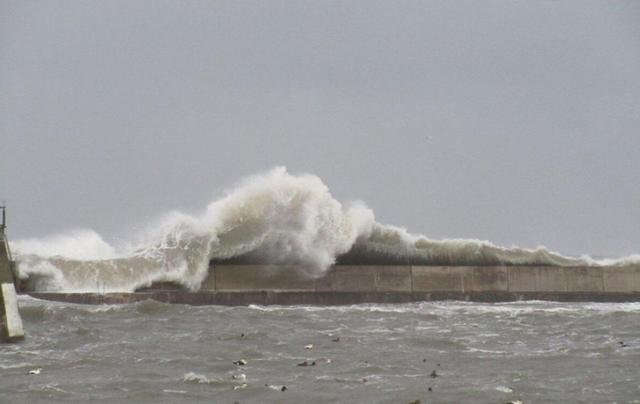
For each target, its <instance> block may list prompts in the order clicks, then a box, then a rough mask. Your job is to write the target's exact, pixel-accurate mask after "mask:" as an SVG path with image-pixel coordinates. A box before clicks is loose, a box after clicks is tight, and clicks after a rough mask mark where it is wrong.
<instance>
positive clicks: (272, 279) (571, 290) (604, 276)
mask: <svg viewBox="0 0 640 404" xmlns="http://www.w3.org/2000/svg"><path fill="white" fill-rule="evenodd" d="M303 269H304V268H296V267H291V266H269V265H215V266H213V267H212V268H211V270H210V272H209V276H208V277H207V279H205V281H204V282H203V283H202V286H201V289H200V290H199V291H197V292H189V291H185V290H176V289H175V288H174V287H172V286H171V285H170V284H166V283H163V284H158V285H153V286H152V287H151V288H148V289H146V290H145V291H139V292H136V293H112V294H91V293H89V294H87V293H81V294H73V293H70V294H65V293H43V292H39V293H30V294H31V295H32V296H34V297H40V298H45V299H51V300H60V301H70V302H76V303H93V304H102V303H128V302H134V301H139V300H145V299H155V300H159V301H164V302H169V303H184V304H194V305H198V304H221V305H247V304H265V305H267V304H284V305H286V304H320V305H335V304H356V303H403V302H414V301H429V300H469V301H486V302H501V301H515V300H531V299H535V300H555V301H612V302H618V301H620V302H621V301H640V268H633V267H534V266H522V267H516V266H496V267H489V266H483V267H451V266H449V267H442V266H409V265H407V266H365V265H337V266H334V267H332V268H331V269H330V270H329V271H328V272H327V274H326V275H325V276H323V277H322V278H319V279H312V278H309V277H304V276H302V275H300V274H301V273H304V271H303Z"/></svg>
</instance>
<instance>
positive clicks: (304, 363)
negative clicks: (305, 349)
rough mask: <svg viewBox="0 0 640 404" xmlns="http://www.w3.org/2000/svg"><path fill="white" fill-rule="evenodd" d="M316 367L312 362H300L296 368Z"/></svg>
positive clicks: (314, 362)
mask: <svg viewBox="0 0 640 404" xmlns="http://www.w3.org/2000/svg"><path fill="white" fill-rule="evenodd" d="M315 365H316V361H313V362H311V363H309V362H308V361H304V362H300V363H298V366H303V367H304V366H315Z"/></svg>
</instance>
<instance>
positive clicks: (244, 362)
mask: <svg viewBox="0 0 640 404" xmlns="http://www.w3.org/2000/svg"><path fill="white" fill-rule="evenodd" d="M233 364H234V365H236V366H244V365H246V364H247V361H246V360H244V359H240V360H238V361H235V362H233Z"/></svg>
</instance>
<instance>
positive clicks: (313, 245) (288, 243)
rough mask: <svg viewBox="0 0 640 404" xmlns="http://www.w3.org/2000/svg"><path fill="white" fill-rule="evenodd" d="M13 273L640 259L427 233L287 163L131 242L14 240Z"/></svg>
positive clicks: (41, 283) (76, 287)
mask: <svg viewBox="0 0 640 404" xmlns="http://www.w3.org/2000/svg"><path fill="white" fill-rule="evenodd" d="M12 249H13V250H14V252H15V255H16V257H17V258H18V260H19V262H20V263H19V266H18V274H19V276H20V278H22V279H23V280H27V281H28V282H29V284H30V288H31V289H35V290H50V291H74V292H81V291H82V292H95V291H98V292H114V291H122V292H129V291H133V290H135V289H138V288H140V287H144V286H149V285H150V284H151V283H153V282H161V281H162V282H174V283H177V284H180V285H183V286H184V287H186V288H188V289H191V290H197V289H198V288H199V286H200V284H201V283H202V281H203V280H204V278H205V277H206V276H207V274H208V269H209V265H210V263H211V262H213V263H216V262H225V261H226V262H251V263H268V264H295V267H296V268H299V270H302V271H304V272H305V275H306V276H309V277H320V276H322V275H323V274H324V273H325V271H326V270H327V269H328V268H329V267H330V266H331V265H332V264H334V263H336V261H337V262H339V263H345V264H421V265H551V266H572V265H604V264H606V265H640V257H638V256H634V257H627V258H623V259H619V260H608V261H606V262H605V261H596V260H593V259H591V258H589V257H583V258H571V257H566V256H563V255H561V254H558V253H554V252H551V251H549V250H547V249H545V248H543V247H540V248H537V249H534V250H529V249H524V248H504V247H499V246H495V245H493V244H491V243H489V242H487V241H479V240H468V239H454V240H431V239H429V238H427V237H425V236H421V235H412V234H410V233H408V232H407V231H406V230H404V229H401V228H398V227H394V226H387V225H382V224H380V223H377V222H376V221H375V218H374V214H373V212H372V211H371V210H370V209H369V208H367V207H366V206H365V205H364V203H362V202H353V203H350V204H346V205H344V204H341V203H340V202H338V201H337V200H336V199H334V198H333V197H332V195H331V193H330V192H329V189H328V188H327V186H326V185H325V184H324V183H323V182H322V181H321V180H320V178H318V177H316V176H314V175H291V174H289V173H288V172H287V171H286V169H285V168H284V167H278V168H275V169H273V170H271V171H269V172H267V173H265V174H261V175H256V176H252V177H250V178H248V179H246V180H244V181H243V182H242V183H241V184H240V185H239V186H238V187H236V188H235V189H233V190H231V191H230V192H228V193H227V194H226V196H224V197H223V198H221V199H219V200H216V201H214V202H213V203H211V204H210V205H209V206H208V207H207V209H206V210H205V212H204V213H202V214H201V215H197V216H194V215H188V214H184V213H180V212H173V213H170V214H168V215H166V216H165V217H164V218H163V219H162V220H161V221H160V222H159V224H157V225H156V226H154V227H153V228H152V230H151V231H149V232H148V233H147V234H146V235H145V237H144V238H143V240H142V241H139V242H137V243H136V244H134V246H133V247H126V248H120V249H117V248H115V247H113V246H111V245H109V244H108V243H107V242H105V241H104V240H103V239H102V237H100V235H98V234H97V233H95V232H93V231H91V230H82V231H74V232H72V233H70V234H68V235H62V236H56V237H51V238H45V239H30V240H18V241H15V242H13V243H12Z"/></svg>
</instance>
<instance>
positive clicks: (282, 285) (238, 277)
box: [201, 265, 316, 290]
mask: <svg viewBox="0 0 640 404" xmlns="http://www.w3.org/2000/svg"><path fill="white" fill-rule="evenodd" d="M212 272H213V277H212V276H211V275H210V276H209V277H208V278H207V280H206V281H205V282H204V287H201V290H211V281H210V279H211V278H213V279H214V284H213V288H214V290H278V289H281V290H315V289H316V285H315V280H314V279H311V278H308V277H304V276H302V275H300V273H301V272H302V271H301V270H300V269H299V268H296V267H289V266H285V267H277V266H261V265H225V266H216V267H214V268H213V271H212Z"/></svg>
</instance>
